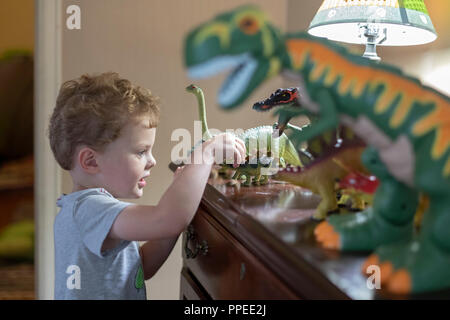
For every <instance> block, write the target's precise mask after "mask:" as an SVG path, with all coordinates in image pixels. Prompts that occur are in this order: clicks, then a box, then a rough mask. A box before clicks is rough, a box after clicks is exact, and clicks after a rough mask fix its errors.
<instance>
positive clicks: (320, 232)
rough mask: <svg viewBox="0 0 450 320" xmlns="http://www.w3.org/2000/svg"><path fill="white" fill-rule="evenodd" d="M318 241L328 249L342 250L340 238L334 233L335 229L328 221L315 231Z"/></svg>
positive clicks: (319, 225)
mask: <svg viewBox="0 0 450 320" xmlns="http://www.w3.org/2000/svg"><path fill="white" fill-rule="evenodd" d="M314 235H315V236H316V240H317V241H318V242H320V243H321V245H322V246H323V247H325V248H327V249H339V248H340V236H339V234H338V233H337V232H336V231H334V228H333V226H332V225H331V224H329V223H328V221H323V222H321V223H319V224H318V225H317V227H316V229H315V230H314Z"/></svg>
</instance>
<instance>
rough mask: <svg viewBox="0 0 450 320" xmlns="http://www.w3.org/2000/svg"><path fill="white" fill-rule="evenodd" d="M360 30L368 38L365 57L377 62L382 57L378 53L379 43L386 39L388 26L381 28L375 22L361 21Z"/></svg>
mask: <svg viewBox="0 0 450 320" xmlns="http://www.w3.org/2000/svg"><path fill="white" fill-rule="evenodd" d="M359 32H360V35H364V37H365V38H366V51H365V52H364V54H363V57H364V58H368V59H370V60H373V61H377V62H379V61H381V58H380V57H379V56H378V55H377V44H381V43H383V42H384V41H385V40H386V38H387V36H386V28H383V29H381V30H380V28H379V26H378V25H377V24H375V23H361V24H359Z"/></svg>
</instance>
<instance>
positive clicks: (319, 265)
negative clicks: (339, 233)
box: [180, 178, 450, 300]
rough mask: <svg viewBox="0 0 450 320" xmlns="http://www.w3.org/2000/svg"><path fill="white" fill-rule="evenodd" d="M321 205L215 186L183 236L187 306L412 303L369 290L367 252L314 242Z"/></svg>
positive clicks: (302, 196) (273, 192) (278, 191)
mask: <svg viewBox="0 0 450 320" xmlns="http://www.w3.org/2000/svg"><path fill="white" fill-rule="evenodd" d="M318 201H319V198H318V197H317V196H315V195H313V194H311V192H309V191H308V190H305V189H301V188H299V187H296V186H293V185H290V184H283V183H277V182H272V183H270V184H268V185H266V186H252V187H240V188H238V187H233V186H227V184H226V181H224V180H222V179H221V178H217V179H210V181H209V183H208V185H207V186H206V189H205V192H204V195H203V198H202V202H201V204H200V206H199V209H198V212H197V214H196V216H195V218H194V220H193V221H192V224H191V225H190V226H189V228H188V230H187V231H186V232H185V233H184V234H183V268H182V271H181V284H180V286H181V290H180V299H188V300H196V299H380V298H381V299H385V298H411V297H390V296H388V295H386V294H383V292H381V291H380V290H376V289H369V288H368V286H367V278H366V277H365V276H364V275H363V274H362V272H361V265H362V263H363V261H364V260H365V259H366V257H367V255H368V253H340V252H336V251H331V250H325V249H323V248H322V247H320V246H319V245H318V244H317V243H316V242H315V240H314V234H313V231H314V228H315V226H316V225H317V222H315V221H313V220H312V219H311V218H310V217H311V214H312V212H313V210H314V208H315V207H316V206H317V204H318ZM423 297H425V298H427V297H430V298H435V297H438V298H447V299H448V298H449V297H450V293H449V292H447V293H442V294H439V295H437V296H436V295H433V296H431V295H430V296H421V297H419V298H423Z"/></svg>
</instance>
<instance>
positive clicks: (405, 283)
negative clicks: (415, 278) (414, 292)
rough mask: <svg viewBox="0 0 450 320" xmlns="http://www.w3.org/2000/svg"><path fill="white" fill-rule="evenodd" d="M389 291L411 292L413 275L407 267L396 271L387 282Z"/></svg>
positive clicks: (396, 292)
mask: <svg viewBox="0 0 450 320" xmlns="http://www.w3.org/2000/svg"><path fill="white" fill-rule="evenodd" d="M387 289H388V291H389V292H391V293H394V294H409V293H410V292H411V276H410V274H409V272H408V271H406V270H405V269H400V270H398V271H396V272H395V273H394V274H393V275H392V276H391V277H390V279H389V282H388V284H387Z"/></svg>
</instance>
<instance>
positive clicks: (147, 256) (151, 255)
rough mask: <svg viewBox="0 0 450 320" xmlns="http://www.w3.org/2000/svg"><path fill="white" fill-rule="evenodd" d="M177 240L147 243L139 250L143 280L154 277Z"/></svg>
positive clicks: (176, 238) (174, 238) (175, 238)
mask: <svg viewBox="0 0 450 320" xmlns="http://www.w3.org/2000/svg"><path fill="white" fill-rule="evenodd" d="M177 240H178V236H176V237H173V238H170V239H163V240H153V241H147V242H146V243H144V244H143V245H142V246H141V247H140V248H139V254H140V256H141V260H142V265H143V268H144V279H145V280H148V279H150V278H151V277H153V276H154V275H155V273H156V272H157V271H158V270H159V268H160V267H161V266H162V264H163V263H164V261H166V260H167V258H168V257H169V255H170V253H171V252H172V249H173V247H174V246H175V244H176V243H177Z"/></svg>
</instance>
